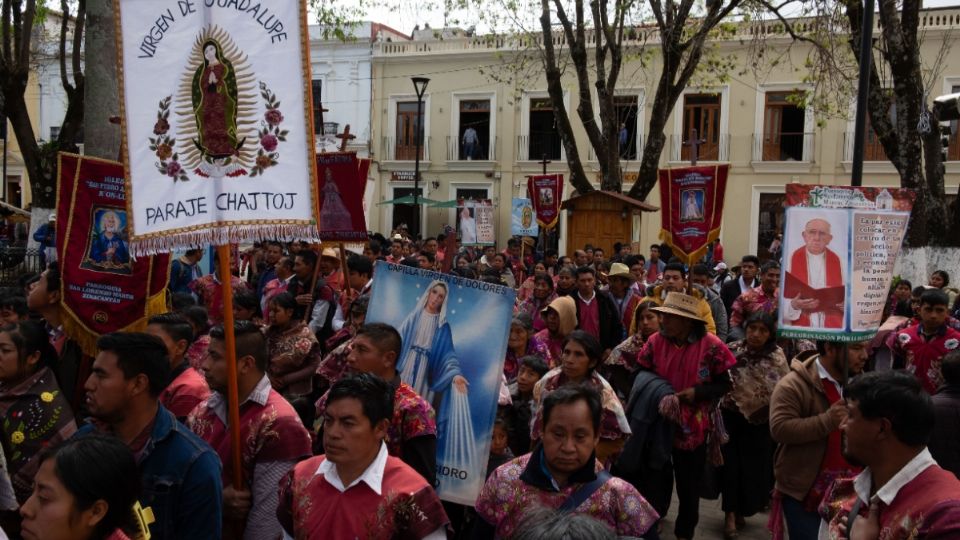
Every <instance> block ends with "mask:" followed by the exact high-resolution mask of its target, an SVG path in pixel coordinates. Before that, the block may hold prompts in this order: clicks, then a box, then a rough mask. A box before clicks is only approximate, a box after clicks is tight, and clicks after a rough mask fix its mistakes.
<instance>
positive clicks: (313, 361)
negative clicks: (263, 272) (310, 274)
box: [266, 292, 320, 426]
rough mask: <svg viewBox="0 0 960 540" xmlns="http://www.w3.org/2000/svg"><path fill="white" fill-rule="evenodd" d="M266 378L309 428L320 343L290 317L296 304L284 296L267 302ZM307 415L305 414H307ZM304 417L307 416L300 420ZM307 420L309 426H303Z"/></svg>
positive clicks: (290, 298)
mask: <svg viewBox="0 0 960 540" xmlns="http://www.w3.org/2000/svg"><path fill="white" fill-rule="evenodd" d="M268 305H269V308H270V326H268V327H267V330H266V337H267V349H268V353H269V355H270V361H269V363H268V364H267V375H269V377H270V383H271V384H273V388H274V389H275V390H276V391H277V392H280V394H281V395H283V397H285V398H287V401H289V402H290V404H292V405H293V406H294V408H296V409H297V412H299V413H300V416H301V419H302V420H304V425H308V426H309V425H312V424H313V418H312V411H313V402H312V401H311V400H310V394H311V392H312V390H313V374H314V373H315V372H316V370H317V364H319V362H320V343H319V342H318V341H317V336H315V335H314V334H313V331H311V330H310V328H309V327H308V326H307V324H306V323H304V322H303V321H301V320H300V319H297V318H295V317H294V316H293V313H294V311H295V310H296V308H297V301H296V299H294V297H293V295H292V294H290V293H288V292H282V293H280V294H278V295H276V296H274V297H273V298H271V299H270V303H269V304H268ZM308 411H309V413H308ZM304 415H307V416H309V417H308V418H306V419H305V418H304ZM307 420H309V422H307Z"/></svg>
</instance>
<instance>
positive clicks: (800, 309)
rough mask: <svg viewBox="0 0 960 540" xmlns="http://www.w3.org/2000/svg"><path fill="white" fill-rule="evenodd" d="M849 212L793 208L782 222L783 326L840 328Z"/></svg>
mask: <svg viewBox="0 0 960 540" xmlns="http://www.w3.org/2000/svg"><path fill="white" fill-rule="evenodd" d="M848 230H849V212H848V211H847V210H845V209H806V208H795V209H793V211H792V213H791V214H790V217H789V219H788V222H787V230H786V240H787V242H786V244H787V250H788V251H785V255H786V260H785V261H784V264H785V268H784V279H783V287H784V299H785V301H786V302H785V304H784V305H783V310H782V311H783V314H782V315H783V322H784V324H787V325H790V326H801V327H808V328H827V329H838V328H843V324H844V312H845V306H846V282H847V279H846V278H847V264H846V263H847V261H846V253H847V247H846V246H847V239H848Z"/></svg>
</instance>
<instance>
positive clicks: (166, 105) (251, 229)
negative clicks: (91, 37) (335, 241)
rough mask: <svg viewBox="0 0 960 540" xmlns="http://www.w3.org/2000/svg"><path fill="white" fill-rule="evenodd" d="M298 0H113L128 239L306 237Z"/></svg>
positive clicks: (307, 114)
mask: <svg viewBox="0 0 960 540" xmlns="http://www.w3.org/2000/svg"><path fill="white" fill-rule="evenodd" d="M304 2H305V0H271V1H270V2H265V1H258V0H115V4H114V6H115V9H116V21H117V50H118V51H119V53H118V64H119V66H118V74H119V76H120V92H121V117H122V121H121V126H122V130H123V140H124V148H123V163H124V166H125V167H126V178H127V195H128V196H127V204H128V216H129V221H130V230H131V232H132V234H131V239H130V240H131V242H130V244H131V249H132V251H134V252H135V253H136V254H150V253H156V252H162V251H170V250H171V249H172V248H176V247H183V246H199V245H206V244H218V245H219V244H226V243H244V242H252V241H257V240H263V239H293V238H299V239H315V238H317V228H316V223H317V210H316V209H317V194H316V185H317V182H316V166H315V163H314V140H313V129H312V125H313V121H312V119H311V114H312V112H311V107H310V104H311V96H310V71H309V69H310V61H309V56H308V37H307V36H308V34H307V26H306V6H305V4H304Z"/></svg>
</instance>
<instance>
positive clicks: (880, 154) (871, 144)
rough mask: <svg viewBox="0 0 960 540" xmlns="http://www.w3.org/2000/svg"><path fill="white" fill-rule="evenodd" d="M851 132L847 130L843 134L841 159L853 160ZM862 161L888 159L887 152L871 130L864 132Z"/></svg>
mask: <svg viewBox="0 0 960 540" xmlns="http://www.w3.org/2000/svg"><path fill="white" fill-rule="evenodd" d="M853 140H854V137H853V132H852V131H848V132H846V133H844V134H843V160H844V161H853ZM863 160H864V161H889V160H888V159H887V152H886V151H884V149H883V145H882V144H880V139H878V138H877V136H876V134H874V133H873V132H872V131H871V132H869V133H866V140H865V141H864V144H863Z"/></svg>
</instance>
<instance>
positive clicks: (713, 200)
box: [659, 165, 730, 264]
mask: <svg viewBox="0 0 960 540" xmlns="http://www.w3.org/2000/svg"><path fill="white" fill-rule="evenodd" d="M729 170H730V166H729V165H709V166H698V167H677V168H673V169H661V170H660V171H659V173H660V200H661V201H663V209H662V210H661V212H660V215H661V217H660V220H661V230H660V238H661V239H663V241H664V242H666V243H667V245H669V246H670V247H671V249H673V253H674V255H676V256H677V257H678V258H679V259H680V260H681V261H683V262H684V263H686V264H693V263H694V262H695V261H697V260H698V259H700V257H703V256H704V255H705V254H706V253H707V250H708V248H709V246H710V243H711V242H713V241H714V240H716V239H717V238H719V236H720V223H721V219H722V217H723V198H724V194H725V193H726V189H727V174H728V172H729Z"/></svg>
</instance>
